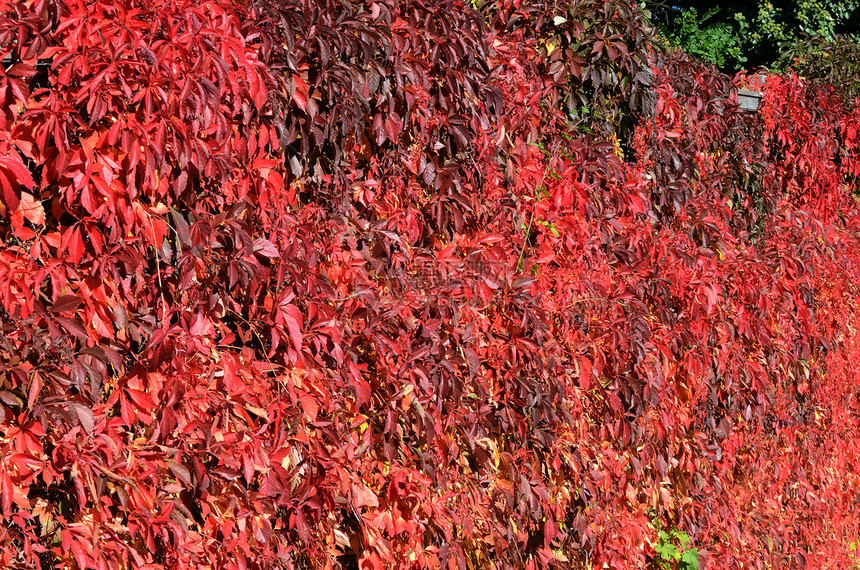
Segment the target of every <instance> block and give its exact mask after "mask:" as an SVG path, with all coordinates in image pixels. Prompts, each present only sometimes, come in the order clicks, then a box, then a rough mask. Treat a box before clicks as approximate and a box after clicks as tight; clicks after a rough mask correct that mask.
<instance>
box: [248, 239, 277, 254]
mask: <svg viewBox="0 0 860 570" xmlns="http://www.w3.org/2000/svg"><path fill="white" fill-rule="evenodd" d="M254 253H259V254H260V255H262V256H264V257H280V253H278V248H277V247H276V246H275V244H273V243H272V242H270V241H269V240H265V239H255V240H254Z"/></svg>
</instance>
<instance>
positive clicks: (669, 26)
mask: <svg viewBox="0 0 860 570" xmlns="http://www.w3.org/2000/svg"><path fill="white" fill-rule="evenodd" d="M644 5H645V8H646V9H647V10H648V11H649V12H650V13H651V16H652V18H653V21H654V23H655V24H656V25H657V27H658V28H659V29H660V31H661V33H662V34H663V36H664V37H665V38H666V39H667V40H668V41H669V42H671V43H672V44H674V45H678V46H681V47H682V48H684V50H685V51H686V52H687V53H690V54H692V55H695V56H698V57H700V58H702V59H703V60H705V61H707V62H709V63H713V64H715V65H718V66H719V67H720V68H722V69H724V70H726V71H737V70H739V69H741V68H755V67H759V66H769V65H771V64H773V63H774V62H775V61H776V60H777V58H778V57H779V54H780V46H781V45H784V44H787V43H789V44H793V43H796V42H797V41H800V40H801V39H802V38H806V37H819V38H821V39H823V40H824V41H833V40H834V39H835V38H836V36H837V35H840V34H841V35H846V34H853V33H855V32H856V31H857V29H858V25H860V19H858V10H857V8H858V5H860V3H858V2H857V0H848V1H846V2H842V1H837V0H792V1H790V2H772V1H771V0H763V1H759V2H739V1H729V2H716V1H714V0H692V1H685V2H665V1H664V0H646V1H645V3H644Z"/></svg>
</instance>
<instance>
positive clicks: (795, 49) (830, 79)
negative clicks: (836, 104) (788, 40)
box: [777, 36, 860, 105]
mask: <svg viewBox="0 0 860 570" xmlns="http://www.w3.org/2000/svg"><path fill="white" fill-rule="evenodd" d="M777 65H778V66H779V67H780V69H782V70H785V71H792V72H794V73H797V74H798V75H800V76H801V77H804V78H807V79H810V80H812V81H813V82H815V83H817V84H819V85H830V86H832V87H833V88H834V89H836V91H837V92H838V93H839V94H840V95H841V96H842V98H843V99H844V100H845V101H846V103H848V104H855V105H856V104H857V98H858V97H860V41H858V39H857V38H856V37H855V36H837V37H835V38H834V39H833V41H826V40H825V39H824V38H820V37H814V38H806V39H805V40H803V41H800V42H796V43H793V44H790V45H789V46H787V49H786V50H785V51H784V52H783V53H782V56H781V57H780V59H779V61H778V62H777Z"/></svg>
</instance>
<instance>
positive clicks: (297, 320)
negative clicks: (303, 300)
mask: <svg viewBox="0 0 860 570" xmlns="http://www.w3.org/2000/svg"><path fill="white" fill-rule="evenodd" d="M281 312H282V315H283V317H284V322H286V323H287V329H289V331H290V338H291V339H292V341H293V348H294V349H295V350H296V352H301V351H302V312H301V311H300V310H299V308H298V307H296V306H295V305H293V304H291V303H290V304H287V305H282V306H281Z"/></svg>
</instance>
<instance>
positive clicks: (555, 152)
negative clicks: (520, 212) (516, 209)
mask: <svg viewBox="0 0 860 570" xmlns="http://www.w3.org/2000/svg"><path fill="white" fill-rule="evenodd" d="M541 150H543V149H541ZM557 155H558V142H556V143H555V145H553V148H552V154H551V155H549V154H545V155H544V156H549V157H550V158H549V164H548V165H547V167H546V168H544V169H543V174H541V177H540V182H538V184H537V188H536V192H540V191H541V189H542V188H543V185H544V182H545V181H546V177H547V172H548V171H549V169H551V168H552V161H553V160H555V157H556V156H557ZM535 199H537V196H535ZM534 221H535V213H534V211H532V216H531V218H529V225H528V227H527V228H526V235H525V237H524V238H523V244H522V246H520V254H519V256H518V257H517V271H520V269H521V268H522V265H523V257H524V256H525V253H526V242H527V241H528V239H529V236H530V235H531V232H532V225H533V224H534Z"/></svg>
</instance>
